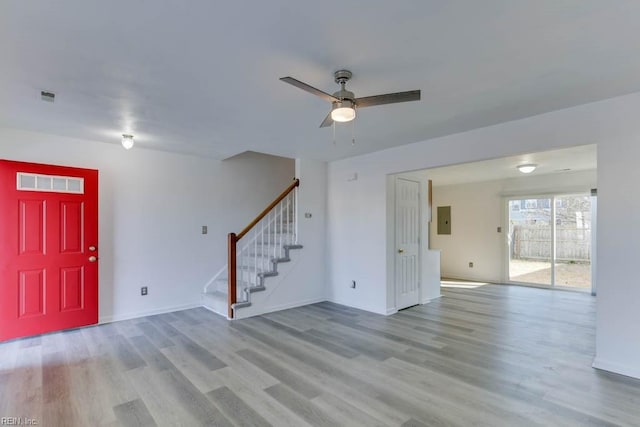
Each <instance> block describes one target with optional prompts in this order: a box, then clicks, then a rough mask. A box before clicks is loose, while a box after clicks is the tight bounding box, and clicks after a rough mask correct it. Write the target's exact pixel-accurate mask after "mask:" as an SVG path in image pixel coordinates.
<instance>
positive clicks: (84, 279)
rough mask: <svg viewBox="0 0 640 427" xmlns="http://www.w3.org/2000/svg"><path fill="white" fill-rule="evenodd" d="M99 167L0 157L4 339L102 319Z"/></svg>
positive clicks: (0, 322)
mask: <svg viewBox="0 0 640 427" xmlns="http://www.w3.org/2000/svg"><path fill="white" fill-rule="evenodd" d="M97 260H98V171H96V170H89V169H77V168H69V167H63V166H50V165H40V164H34V163H21V162H13V161H7V160H0V341H4V340H8V339H11V338H18V337H25V336H29V335H36V334H41V333H44V332H51V331H58V330H62V329H69V328H75V327H78V326H85V325H91V324H95V323H98V262H97Z"/></svg>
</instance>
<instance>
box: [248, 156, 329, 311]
mask: <svg viewBox="0 0 640 427" xmlns="http://www.w3.org/2000/svg"><path fill="white" fill-rule="evenodd" d="M295 170H296V177H297V178H299V179H300V186H299V188H298V243H300V244H301V245H302V246H303V248H302V249H296V250H292V251H291V253H290V257H291V262H288V263H281V264H279V265H278V273H279V274H278V276H275V277H268V278H267V279H266V281H265V287H266V288H267V289H266V290H265V291H263V292H256V293H254V294H252V295H251V301H252V302H253V304H252V305H251V306H250V307H246V308H241V309H239V310H238V311H237V318H239V319H241V318H245V317H250V316H255V315H257V314H262V313H269V312H272V311H277V310H283V309H285V308H291V307H298V306H301V305H306V304H312V303H316V302H320V301H325V300H326V299H327V292H326V290H327V286H326V276H327V274H326V272H327V268H326V241H327V239H326V235H325V233H326V229H327V227H326V215H327V163H326V162H320V161H314V160H306V159H296V161H295ZM305 214H310V215H311V217H310V218H307V217H306V216H305Z"/></svg>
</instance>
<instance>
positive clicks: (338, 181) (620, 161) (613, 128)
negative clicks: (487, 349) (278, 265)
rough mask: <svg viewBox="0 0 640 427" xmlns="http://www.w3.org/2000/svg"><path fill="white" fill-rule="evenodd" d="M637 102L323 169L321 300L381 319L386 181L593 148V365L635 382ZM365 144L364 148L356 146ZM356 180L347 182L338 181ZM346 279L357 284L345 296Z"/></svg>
mask: <svg viewBox="0 0 640 427" xmlns="http://www.w3.org/2000/svg"><path fill="white" fill-rule="evenodd" d="M638 111H640V94H632V95H627V96H623V97H618V98H613V99H609V100H605V101H600V102H595V103H590V104H585V105H582V106H578V107H574V108H570V109H565V110H559V111H555V112H551V113H547V114H543V115H539V116H535V117H530V118H527V119H523V120H517V121H513V122H508V123H504V124H500V125H496V126H491V127H487V128H482V129H477V130H474V131H470V132H465V133H461V134H456V135H450V136H446V137H442V138H436V139H432V140H429V141H424V142H419V143H415V144H409V145H405V146H402V147H396V148H392V149H389V150H384V151H379V152H376V153H372V154H368V155H363V156H358V157H354V158H350V159H344V160H340V161H335V162H331V163H330V164H329V177H328V185H329V187H328V200H329V204H328V219H329V224H328V235H329V242H328V245H329V246H328V254H329V255H328V256H329V265H330V276H329V285H330V296H331V298H332V299H333V300H334V301H336V302H339V303H341V304H346V305H350V306H354V307H360V308H364V309H367V310H371V311H375V312H381V313H382V312H385V308H386V306H387V301H386V296H387V295H388V289H387V287H388V286H391V285H392V284H391V283H387V280H386V278H387V271H386V270H387V263H386V255H387V252H386V251H387V239H386V222H387V221H386V195H385V187H386V175H387V174H390V173H397V172H402V171H410V170H418V169H425V168H431V167H437V166H445V165H450V164H456V163H465V162H471V161H476V160H485V159H490V158H496V157H504V156H510V155H516V154H522V153H527V152H537V151H546V150H550V149H554V148H559V147H569V146H575V145H584V144H594V143H597V144H598V196H599V199H600V200H599V203H598V208H599V212H598V221H599V228H598V259H597V262H598V271H597V282H598V316H597V328H598V329H597V340H596V347H597V357H596V366H599V367H603V368H606V369H611V370H614V371H616V372H620V373H626V374H627V375H633V376H637V377H640V357H638V355H640V330H639V329H638V328H635V327H634V326H633V325H637V324H640V310H638V309H637V302H638V301H640V284H639V283H638V280H637V276H638V274H637V268H636V265H637V259H638V258H639V257H640V235H639V234H640V219H639V218H640V217H638V216H637V215H635V213H636V212H640V193H639V192H638V191H637V189H636V188H635V187H636V184H637V183H638V182H640V168H638V167H637V166H636V165H635V162H636V160H637V159H638V158H640V121H638V119H637V117H638ZM361 143H363V144H365V143H366V141H361ZM354 173H357V174H358V180H357V181H347V178H348V177H349V176H352V175H353V174H354ZM351 279H358V280H359V282H360V283H361V286H360V289H359V291H358V292H357V293H356V292H348V289H347V288H345V286H344V284H345V283H348V281H349V280H351Z"/></svg>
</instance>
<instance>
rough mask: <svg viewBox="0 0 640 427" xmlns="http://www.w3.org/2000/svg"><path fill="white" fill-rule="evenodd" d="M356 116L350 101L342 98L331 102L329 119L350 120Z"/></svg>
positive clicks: (336, 120)
mask: <svg viewBox="0 0 640 427" xmlns="http://www.w3.org/2000/svg"><path fill="white" fill-rule="evenodd" d="M355 118H356V109H355V105H354V104H353V102H352V101H350V100H348V99H344V100H342V101H336V102H334V103H333V109H332V110H331V119H332V120H333V121H334V122H342V123H344V122H350V121H351V120H353V119H355Z"/></svg>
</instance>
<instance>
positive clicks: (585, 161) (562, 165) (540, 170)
mask: <svg viewBox="0 0 640 427" xmlns="http://www.w3.org/2000/svg"><path fill="white" fill-rule="evenodd" d="M524 164H535V165H537V168H536V170H535V171H534V172H532V173H530V174H523V173H522V172H520V171H518V169H517V166H518V165H524ZM596 168H597V153H596V145H581V146H578V147H571V148H563V149H560V150H552V151H542V152H539V153H530V154H521V155H518V156H511V157H503V158H499V159H491V160H483V161H481V162H473V163H463V164H459V165H453V166H444V167H441V168H433V169H429V170H428V171H427V176H428V177H429V179H431V180H432V181H433V186H434V187H436V186H443V185H454V184H466V183H471V182H484V181H493V180H498V179H509V178H524V177H535V176H540V175H547V174H564V173H570V172H578V171H585V170H595V169H596Z"/></svg>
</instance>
